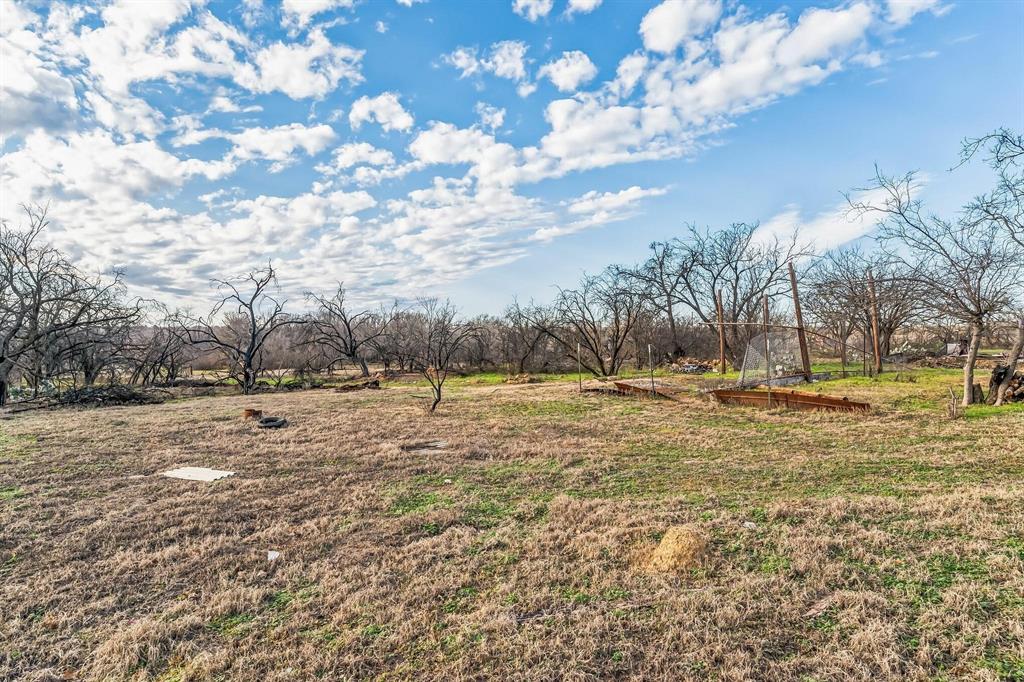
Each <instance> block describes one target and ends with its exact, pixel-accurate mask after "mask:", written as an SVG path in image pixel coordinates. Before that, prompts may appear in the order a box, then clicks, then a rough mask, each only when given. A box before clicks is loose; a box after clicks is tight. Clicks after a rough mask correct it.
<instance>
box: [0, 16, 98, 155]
mask: <svg viewBox="0 0 1024 682" xmlns="http://www.w3.org/2000/svg"><path fill="white" fill-rule="evenodd" d="M38 29H39V26H38V25H37V18H36V16H35V15H34V14H32V13H31V12H28V11H25V10H23V9H22V8H21V7H20V6H18V5H15V4H9V3H4V5H3V21H0V139H2V138H3V137H5V136H7V135H10V134H14V133H23V132H27V131H29V130H31V129H33V128H35V127H39V126H42V127H45V128H50V129H64V128H67V127H69V125H70V124H71V123H72V122H73V120H74V117H75V114H76V113H77V112H78V108H79V107H78V98H77V97H76V96H75V88H74V83H73V82H72V81H71V80H69V79H68V78H66V77H64V76H63V75H62V74H61V73H60V70H59V68H58V66H57V65H56V64H54V63H53V61H52V60H51V58H50V57H49V55H48V54H47V53H46V50H45V49H44V45H43V41H42V39H41V38H40V37H39V36H38V34H37V31H38Z"/></svg>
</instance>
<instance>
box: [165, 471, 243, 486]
mask: <svg viewBox="0 0 1024 682" xmlns="http://www.w3.org/2000/svg"><path fill="white" fill-rule="evenodd" d="M160 475H161V476H166V477H167V478H181V479H184V480H186V481H206V482H207V483H209V482H210V481H216V480H217V479H219V478H227V477H228V476H234V475H235V472H234V471H219V470H217V469H207V468H206V467H180V468H178V469H171V470H170V471H165V472H163V473H162V474H160Z"/></svg>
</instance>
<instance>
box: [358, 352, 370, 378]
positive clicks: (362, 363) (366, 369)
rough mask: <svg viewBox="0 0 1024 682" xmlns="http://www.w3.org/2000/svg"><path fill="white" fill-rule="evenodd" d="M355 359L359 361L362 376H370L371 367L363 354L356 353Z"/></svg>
mask: <svg viewBox="0 0 1024 682" xmlns="http://www.w3.org/2000/svg"><path fill="white" fill-rule="evenodd" d="M355 360H356V362H357V363H359V371H360V372H361V373H362V376H364V377H368V376H370V367H369V366H368V365H367V364H366V358H364V357H363V356H361V355H356V356H355Z"/></svg>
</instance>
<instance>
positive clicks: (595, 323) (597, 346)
mask: <svg viewBox="0 0 1024 682" xmlns="http://www.w3.org/2000/svg"><path fill="white" fill-rule="evenodd" d="M646 305H647V304H646V301H645V300H644V298H643V297H642V296H640V295H639V294H638V293H637V292H636V290H635V289H634V288H633V287H632V286H630V283H629V282H628V281H627V280H626V278H625V277H624V276H623V274H622V269H621V268H616V267H611V268H608V269H606V270H605V271H604V272H602V273H601V274H600V275H588V276H585V277H584V278H583V281H582V282H581V283H580V286H579V287H577V288H576V289H560V290H559V292H558V298H556V299H555V302H554V304H553V305H552V306H551V307H550V308H549V309H544V308H534V309H533V310H532V311H531V314H532V315H533V317H532V318H531V322H532V324H534V325H536V326H537V327H538V328H540V329H543V330H544V332H545V334H547V335H548V336H549V337H550V338H551V339H553V340H554V341H555V343H557V344H558V345H559V346H560V347H561V348H562V350H563V352H564V353H565V355H566V357H569V358H571V359H572V361H573V362H574V363H576V362H578V363H579V364H580V366H582V367H583V368H584V369H586V370H587V371H588V372H590V373H591V374H593V375H594V376H611V375H614V374H617V373H618V372H619V369H620V368H621V367H622V366H623V364H624V363H625V361H626V360H627V359H628V344H627V341H628V340H629V334H630V331H632V329H633V326H634V325H635V324H636V323H637V319H638V318H639V316H640V314H641V312H642V311H643V310H644V309H645V307H646ZM577 349H578V352H577Z"/></svg>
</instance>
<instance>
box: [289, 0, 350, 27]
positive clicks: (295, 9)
mask: <svg viewBox="0 0 1024 682" xmlns="http://www.w3.org/2000/svg"><path fill="white" fill-rule="evenodd" d="M354 4H355V2H354V0H283V2H282V3H281V13H282V15H283V17H284V25H285V26H286V27H294V28H305V26H306V25H307V24H309V21H310V19H312V18H313V17H314V16H316V15H317V14H320V13H322V12H327V11H328V10H333V9H339V8H345V9H351V8H352V6H353V5H354Z"/></svg>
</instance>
